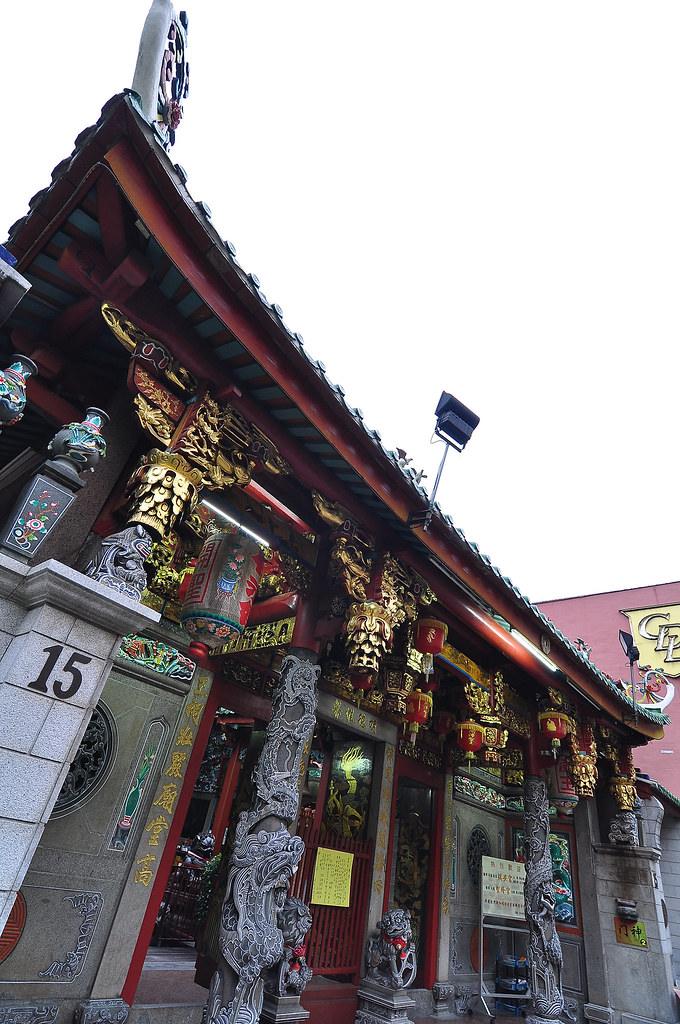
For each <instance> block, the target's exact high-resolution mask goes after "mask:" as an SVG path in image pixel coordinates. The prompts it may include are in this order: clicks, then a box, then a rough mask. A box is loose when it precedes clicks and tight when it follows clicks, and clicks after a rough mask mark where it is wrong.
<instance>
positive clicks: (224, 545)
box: [180, 528, 265, 649]
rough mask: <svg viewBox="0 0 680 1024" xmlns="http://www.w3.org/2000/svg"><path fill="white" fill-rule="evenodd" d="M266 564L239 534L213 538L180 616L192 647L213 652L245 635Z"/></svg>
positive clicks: (254, 543)
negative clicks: (193, 644)
mask: <svg viewBox="0 0 680 1024" xmlns="http://www.w3.org/2000/svg"><path fill="white" fill-rule="evenodd" d="M264 564H265V557H264V554H263V553H262V551H261V550H260V546H259V544H258V543H257V541H255V540H254V539H253V538H252V537H249V536H248V535H247V534H245V533H242V532H241V531H240V530H239V529H237V528H234V529H233V530H224V531H223V532H221V533H214V534H212V536H210V537H208V539H207V541H206V542H205V544H204V545H203V548H202V549H201V553H200V555H199V558H198V562H197V563H196V568H195V569H194V572H193V575H192V577H191V583H190V584H189V589H188V591H187V594H186V597H185V599H184V604H183V605H182V612H181V616H180V621H181V624H182V626H183V627H184V629H186V631H187V633H188V634H189V635H190V637H191V639H192V640H193V641H198V642H200V643H203V644H205V645H206V647H208V648H210V649H212V648H214V647H219V646H221V645H222V644H226V643H227V642H228V641H229V640H234V639H236V638H237V637H239V636H240V635H241V633H243V630H244V629H245V625H246V623H247V621H248V616H249V615H250V609H251V607H252V604H253V598H254V597H255V594H256V593H257V587H258V584H259V582H260V575H261V574H262V569H263V568H264Z"/></svg>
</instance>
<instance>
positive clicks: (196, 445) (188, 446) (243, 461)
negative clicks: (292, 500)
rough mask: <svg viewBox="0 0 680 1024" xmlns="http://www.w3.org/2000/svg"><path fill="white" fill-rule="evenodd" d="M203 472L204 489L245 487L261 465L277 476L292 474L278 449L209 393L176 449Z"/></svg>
mask: <svg viewBox="0 0 680 1024" xmlns="http://www.w3.org/2000/svg"><path fill="white" fill-rule="evenodd" d="M174 447H175V449H176V450H177V451H180V452H181V453H182V454H183V455H184V456H185V457H186V458H187V459H189V461H190V462H192V463H193V464H194V465H195V466H198V468H199V469H200V470H201V473H202V476H203V486H204V487H208V488H209V489H211V490H214V489H216V488H222V487H231V486H232V485H234V484H235V485H236V486H238V487H245V485H246V484H249V483H250V480H251V478H252V474H253V469H254V468H255V465H256V464H257V462H261V463H262V465H263V466H264V468H265V469H266V470H267V471H268V472H270V473H274V474H284V473H289V472H290V466H289V465H288V463H287V462H286V461H285V460H284V459H282V458H281V456H280V455H279V452H278V450H277V449H276V446H275V445H274V444H273V443H272V442H271V441H270V440H269V438H267V437H265V435H264V434H263V433H262V432H261V431H260V430H258V429H257V427H254V426H252V424H250V423H248V421H247V420H246V419H244V417H243V416H241V414H240V413H238V412H237V411H236V409H234V407H233V406H231V405H225V406H220V405H218V403H217V402H216V401H215V400H214V399H213V398H212V397H211V396H210V395H209V394H207V393H206V395H205V396H204V397H203V399H202V400H201V401H200V402H199V404H198V406H197V407H196V408H190V410H189V418H188V423H187V426H186V428H185V429H183V431H182V434H181V436H180V437H179V438H178V439H177V441H176V442H175V445H174Z"/></svg>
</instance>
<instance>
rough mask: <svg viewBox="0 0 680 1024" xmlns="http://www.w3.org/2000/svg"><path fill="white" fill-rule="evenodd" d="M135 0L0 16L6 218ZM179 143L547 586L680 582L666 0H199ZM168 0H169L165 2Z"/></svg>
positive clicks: (206, 191) (123, 58) (674, 168)
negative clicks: (467, 425) (440, 425)
mask: <svg viewBox="0 0 680 1024" xmlns="http://www.w3.org/2000/svg"><path fill="white" fill-rule="evenodd" d="M148 5H149V4H148V0H116V3H115V4H97V3H93V2H92V0H61V2H60V3H58V4H55V3H52V2H49V3H48V2H47V0H32V2H31V3H28V2H24V3H22V4H16V3H15V4H11V5H8V8H7V10H3V37H4V40H3V41H4V46H3V67H2V81H3V93H4V98H5V102H4V103H3V115H2V118H3V122H2V133H3V144H2V157H1V166H2V176H1V178H0V235H1V236H2V238H1V239H0V240H4V239H5V237H6V233H7V228H8V227H9V226H10V225H11V224H12V223H13V222H14V220H16V219H17V218H18V217H20V216H22V215H23V214H24V213H25V212H26V210H27V204H28V200H29V198H30V197H31V196H32V195H33V193H34V192H36V191H37V190H38V189H41V188H44V187H45V186H46V185H48V184H49V180H50V172H51V170H52V168H53V167H54V166H55V165H56V164H57V163H58V162H59V161H60V160H61V159H62V158H63V157H65V156H67V155H68V154H69V153H70V152H71V149H72V146H73V141H74V139H75V137H76V135H77V134H78V133H79V132H80V131H81V130H82V129H83V128H85V127H87V126H88V125H90V124H92V123H93V122H94V121H95V120H96V119H97V117H98V116H99V111H100V108H101V106H102V105H103V104H104V102H105V101H106V100H107V99H108V98H109V97H110V96H111V95H113V94H114V93H116V92H119V91H121V90H122V89H123V88H124V87H127V86H129V85H131V82H132V76H133V71H134V64H135V59H136V53H137V46H138V41H139V35H140V32H141V29H142V25H143V22H144V18H145V16H146V13H147V10H148ZM186 8H187V11H188V14H189V48H188V56H189V61H190V66H191V91H190V95H189V98H188V100H187V101H186V102H185V116H184V120H183V122H182V124H181V125H180V128H179V130H178V133H177V135H178V137H177V144H176V146H175V147H174V150H173V152H172V156H173V159H174V160H176V161H177V162H179V163H181V164H182V165H183V166H184V167H185V169H186V170H187V172H188V175H189V181H188V187H189V189H190V191H191V193H192V195H193V197H194V199H196V200H204V201H205V202H207V203H208V205H209V206H210V208H211V210H212V214H213V223H214V224H215V226H216V228H217V230H218V231H219V232H220V234H222V236H223V237H224V238H228V239H229V240H230V241H231V242H233V244H234V245H235V246H236V250H237V257H238V259H239V262H240V263H241V265H242V266H243V267H244V269H245V270H247V271H253V272H255V273H256V274H257V275H258V276H259V278H260V281H261V285H262V288H263V291H264V292H265V294H266V295H267V297H268V298H269V300H270V301H272V302H277V303H278V304H279V305H280V306H281V307H282V308H283V311H284V317H285V320H286V322H287V323H288V324H289V326H291V327H292V329H293V330H297V331H299V332H300V333H301V334H302V335H303V336H304V338H305V342H306V347H307V350H308V351H309V352H310V354H311V355H313V356H314V357H315V358H318V359H321V360H322V361H323V362H324V363H325V365H326V368H327V371H328V375H329V377H330V379H331V380H332V381H334V382H335V383H340V384H342V385H343V386H344V388H345V390H346V392H347V399H348V401H349V402H350V403H351V404H353V405H355V406H358V407H359V408H361V409H362V410H363V412H364V415H365V421H366V423H367V425H368V426H369V427H371V428H377V429H378V430H380V432H381V434H382V437H383V442H384V443H385V444H386V446H387V447H395V446H397V445H399V446H401V447H403V448H405V449H406V450H407V451H408V453H409V455H410V456H412V457H413V465H414V466H415V467H417V468H422V467H424V468H425V469H426V471H427V473H428V480H427V481H426V484H428V485H429V486H431V485H432V483H433V481H434V477H435V473H436V468H437V465H438V463H439V459H440V457H441V449H440V446H439V445H437V446H430V444H429V441H430V436H431V433H432V429H433V426H434V415H433V414H434V408H435V406H436V404H437V400H438V398H439V395H440V392H441V391H442V390H447V391H450V392H452V393H453V394H455V395H456V396H457V397H458V398H459V399H460V400H461V401H463V402H464V403H465V404H466V405H468V406H469V407H470V408H472V409H473V410H474V411H475V412H476V413H477V414H478V415H479V416H480V417H481V423H480V425H479V427H478V429H477V431H476V432H475V434H474V435H473V438H472V440H471V441H470V443H469V445H468V447H467V449H466V450H465V452H464V453H463V454H462V455H456V454H455V453H452V454H451V455H450V457H449V459H448V460H447V466H446V470H445V475H444V478H443V482H442V485H441V486H440V489H439V493H438V500H439V501H440V504H441V505H442V506H443V507H444V509H445V510H446V511H447V512H449V514H450V515H451V516H452V517H453V519H454V522H455V523H456V524H457V525H458V526H460V527H462V529H463V530H464V531H465V533H466V535H467V536H468V537H469V538H471V539H473V540H476V541H477V542H478V543H479V545H480V547H481V549H482V550H483V551H485V552H487V553H488V554H489V555H490V556H491V557H492V559H493V560H494V561H495V562H496V563H497V564H499V565H500V567H501V569H502V570H503V572H504V573H505V574H508V575H509V576H510V577H511V578H512V580H513V582H515V583H516V584H517V585H518V586H519V587H520V588H521V589H522V591H523V592H525V593H528V595H529V596H530V597H531V598H532V599H533V600H541V599H549V598H556V597H565V596H571V595H574V594H581V593H589V592H593V591H598V590H613V589H618V588H622V587H632V586H639V585H644V584H650V583H659V582H666V581H670V580H676V579H678V578H680V564H679V555H678V551H677V548H676V545H675V544H674V542H673V540H672V537H673V534H672V532H669V531H670V528H671V524H672V522H673V521H674V518H672V515H673V513H672V509H673V505H674V504H677V495H678V482H677V481H678V474H677V449H676V448H675V438H676V436H677V411H676V407H677V395H678V380H679V375H678V346H677V339H678V334H679V332H680V310H679V308H678V280H679V269H680V268H679V266H678V264H679V262H680V248H679V240H680V140H679V133H678V128H679V125H678V120H679V106H680V100H679V97H680V88H679V85H680V82H679V79H680V60H679V59H678V38H679V30H680V6H679V5H678V4H677V2H675V0H674V2H669V3H663V2H652V3H646V4H641V3H639V2H636V3H629V2H625V0H617V2H616V3H608V2H597V0H587V2H578V0H575V2H571V3H569V4H566V3H561V4H557V3H547V2H546V0H540V2H536V3H523V2H513V3H508V2H507V0H503V2H500V3H493V2H485V0H472V2H469V3H461V2H457V0H429V2H428V0H421V2H420V3H418V4H414V3H405V2H401V0H391V2H389V3H388V2H386V0H362V2H357V0H349V2H345V3H343V4H330V3H320V2H319V0H289V2H287V3H283V2H281V0H260V2H252V0H251V2H249V3H239V4H236V3H230V2H228V0H219V2H218V0H187V2H186ZM177 9H178V10H179V6H178V7H177Z"/></svg>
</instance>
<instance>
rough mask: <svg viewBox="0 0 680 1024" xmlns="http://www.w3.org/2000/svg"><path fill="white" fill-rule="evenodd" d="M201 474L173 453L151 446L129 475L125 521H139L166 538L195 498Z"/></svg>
mask: <svg viewBox="0 0 680 1024" xmlns="http://www.w3.org/2000/svg"><path fill="white" fill-rule="evenodd" d="M199 486H200V473H198V471H197V470H195V469H194V468H193V467H192V466H191V465H190V464H189V463H188V462H187V461H186V459H184V458H182V456H181V455H177V454H176V453H173V452H161V451H159V450H158V449H157V448H152V450H151V451H150V452H149V453H148V455H147V456H146V458H145V459H144V461H143V462H142V464H141V466H139V467H138V469H136V470H135V472H134V473H133V474H132V476H131V477H130V480H129V483H128V487H129V489H130V491H131V494H130V499H129V500H130V513H129V515H128V524H130V523H139V524H140V525H142V526H145V527H147V528H148V529H149V530H152V531H153V532H154V533H155V534H156V535H157V536H159V537H165V536H166V535H167V533H168V531H169V530H171V529H172V528H173V527H174V526H175V523H177V522H178V521H179V520H180V519H181V518H182V516H183V515H184V514H185V513H190V512H191V510H192V509H193V507H194V505H195V504H196V500H197V497H198V490H197V488H198V487H199Z"/></svg>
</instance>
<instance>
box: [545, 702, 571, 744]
mask: <svg viewBox="0 0 680 1024" xmlns="http://www.w3.org/2000/svg"><path fill="white" fill-rule="evenodd" d="M538 724H539V725H540V727H541V731H542V733H543V735H544V736H545V738H546V739H548V740H550V741H551V743H552V745H553V747H559V745H560V741H561V740H563V739H564V737H565V736H566V735H567V733H568V732H569V716H568V715H565V713H564V711H558V710H557V709H556V708H548V710H547V711H539V713H538Z"/></svg>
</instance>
